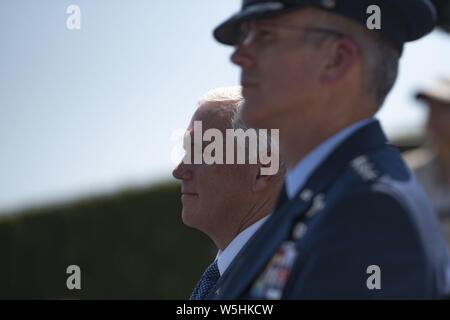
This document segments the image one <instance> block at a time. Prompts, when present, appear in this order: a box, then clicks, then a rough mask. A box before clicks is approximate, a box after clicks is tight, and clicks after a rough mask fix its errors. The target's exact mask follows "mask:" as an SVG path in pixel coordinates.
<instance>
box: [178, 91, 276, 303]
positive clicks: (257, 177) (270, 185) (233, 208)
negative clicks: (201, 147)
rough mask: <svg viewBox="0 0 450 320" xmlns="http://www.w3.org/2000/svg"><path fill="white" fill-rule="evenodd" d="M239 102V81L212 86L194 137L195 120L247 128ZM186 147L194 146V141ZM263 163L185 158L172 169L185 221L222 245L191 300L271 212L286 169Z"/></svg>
mask: <svg viewBox="0 0 450 320" xmlns="http://www.w3.org/2000/svg"><path fill="white" fill-rule="evenodd" d="M241 103H242V95H241V88H240V87H228V88H218V89H214V90H212V91H210V92H208V93H207V94H206V95H205V96H204V98H203V99H202V100H201V101H200V102H199V107H198V109H197V110H196V111H195V113H194V115H193V117H192V120H191V122H190V124H189V127H188V129H187V133H186V134H189V135H190V136H191V137H192V138H191V141H192V142H193V141H194V138H193V137H194V135H195V134H196V133H195V132H194V121H201V122H202V131H203V132H205V131H206V130H208V129H211V128H214V129H218V130H220V131H221V132H222V133H223V134H225V130H226V129H243V130H246V129H247V128H246V126H245V124H244V123H243V122H242V121H241V119H240V114H239V105H240V104H241ZM203 132H202V133H201V134H203ZM197 134H198V132H197ZM224 140H225V139H224ZM185 148H193V145H191V146H185ZM193 153H194V152H191V154H193ZM225 157H226V155H225V150H224V158H225ZM260 168H261V165H260V164H211V165H208V164H205V163H204V162H202V163H201V164H187V163H185V161H182V162H181V163H180V164H179V165H178V166H177V167H176V168H175V169H174V170H173V176H174V177H175V178H176V179H178V180H180V181H181V193H182V196H181V200H182V204H183V209H182V219H183V222H184V224H186V225H187V226H190V227H193V228H196V229H198V230H200V231H202V232H203V233H205V234H206V235H207V236H209V237H210V238H211V240H212V241H213V242H214V244H215V245H216V247H217V248H218V249H219V252H218V254H217V256H216V258H215V260H214V262H213V263H212V264H211V265H210V266H209V267H208V268H207V269H206V271H205V272H204V274H203V275H202V277H201V279H200V280H199V282H198V284H197V286H196V287H195V289H194V291H193V292H192V295H191V299H192V300H201V299H203V298H204V297H206V295H207V294H208V293H209V292H210V290H211V288H212V287H213V286H214V285H215V283H216V281H217V280H218V278H219V277H220V276H221V275H222V274H223V273H225V271H226V270H227V268H228V266H229V265H230V263H231V262H232V261H233V259H234V258H235V256H236V255H237V254H238V253H239V251H240V249H241V248H242V247H243V246H244V245H245V243H246V242H247V241H248V239H249V238H251V237H252V235H253V234H254V233H255V232H256V230H257V229H258V228H259V227H260V226H261V225H262V224H263V223H264V222H265V221H266V219H267V218H268V215H269V214H270V213H271V211H272V209H273V207H274V205H275V202H276V199H277V195H278V193H279V189H280V186H281V183H282V171H281V170H279V171H278V173H277V174H275V175H261V174H260Z"/></svg>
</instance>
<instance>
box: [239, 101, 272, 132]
mask: <svg viewBox="0 0 450 320" xmlns="http://www.w3.org/2000/svg"><path fill="white" fill-rule="evenodd" d="M242 119H243V120H244V122H245V124H246V125H247V126H248V127H250V128H265V127H266V125H267V123H266V122H267V121H266V120H267V119H265V118H264V115H263V113H262V108H260V106H259V105H258V103H255V102H251V101H249V102H247V101H246V102H245V103H244V105H243V106H242Z"/></svg>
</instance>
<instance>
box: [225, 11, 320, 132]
mask: <svg viewBox="0 0 450 320" xmlns="http://www.w3.org/2000/svg"><path fill="white" fill-rule="evenodd" d="M313 18H314V15H312V14H311V12H310V11H309V9H307V10H301V11H298V12H294V13H291V14H284V15H281V16H277V17H274V18H271V19H263V20H256V21H253V22H251V23H247V24H244V25H243V26H242V30H243V34H242V36H243V37H244V38H243V39H242V41H241V42H240V44H239V45H238V46H237V47H236V50H235V52H234V53H233V55H232V57H231V60H232V61H233V62H234V63H235V64H237V65H239V66H240V67H241V69H242V73H241V84H242V86H243V95H244V98H245V104H244V108H243V117H244V119H245V120H246V121H247V122H248V123H249V124H250V125H252V126H256V127H270V125H271V124H273V123H274V120H276V119H277V118H278V117H284V118H288V117H289V115H290V113H292V112H301V113H304V114H305V115H306V116H307V117H308V113H309V112H314V110H309V109H312V108H311V106H310V105H311V103H310V102H311V101H314V99H315V97H316V96H317V95H318V94H320V92H318V91H319V90H318V87H317V83H318V72H317V70H318V69H319V68H318V64H319V63H320V56H319V55H318V54H317V52H315V51H314V47H313V46H308V45H306V44H305V42H304V41H303V36H304V32H302V29H299V30H287V29H282V28H281V29H279V28H277V25H280V26H281V25H289V26H298V27H300V28H302V27H311V26H314V20H313ZM246 29H248V32H247V37H245V33H246V31H245V30H246Z"/></svg>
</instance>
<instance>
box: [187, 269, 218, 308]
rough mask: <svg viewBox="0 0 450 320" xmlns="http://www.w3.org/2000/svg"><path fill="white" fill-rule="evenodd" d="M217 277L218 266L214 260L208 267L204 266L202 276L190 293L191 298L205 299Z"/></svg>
mask: <svg viewBox="0 0 450 320" xmlns="http://www.w3.org/2000/svg"><path fill="white" fill-rule="evenodd" d="M219 278H220V272H219V267H218V266H217V260H215V261H214V262H213V263H211V264H210V265H209V267H208V268H206V270H205V272H203V275H202V277H201V278H200V280H199V281H198V283H197V285H196V286H195V289H194V291H193V292H192V294H191V300H203V299H205V298H206V297H207V296H208V294H209V292H210V291H211V289H212V288H213V287H214V285H215V284H216V282H217V280H219Z"/></svg>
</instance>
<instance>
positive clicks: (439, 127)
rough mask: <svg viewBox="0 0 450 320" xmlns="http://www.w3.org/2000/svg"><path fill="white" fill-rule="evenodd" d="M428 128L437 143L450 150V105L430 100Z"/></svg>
mask: <svg viewBox="0 0 450 320" xmlns="http://www.w3.org/2000/svg"><path fill="white" fill-rule="evenodd" d="M428 105H429V109H430V115H429V119H428V128H429V130H430V132H431V134H432V135H433V138H434V139H435V141H436V142H437V143H438V144H439V145H440V146H441V147H446V148H450V103H443V102H438V101H433V100H430V101H429V102H428Z"/></svg>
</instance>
